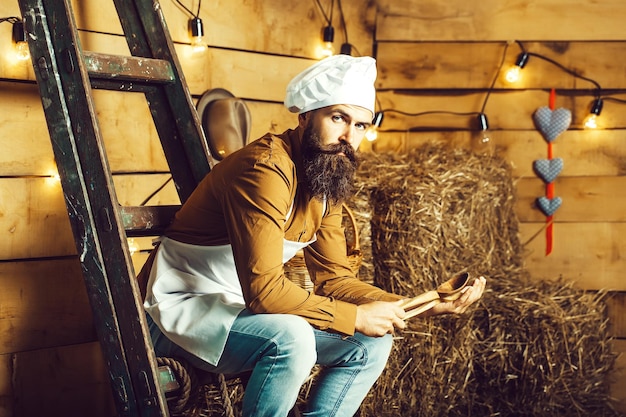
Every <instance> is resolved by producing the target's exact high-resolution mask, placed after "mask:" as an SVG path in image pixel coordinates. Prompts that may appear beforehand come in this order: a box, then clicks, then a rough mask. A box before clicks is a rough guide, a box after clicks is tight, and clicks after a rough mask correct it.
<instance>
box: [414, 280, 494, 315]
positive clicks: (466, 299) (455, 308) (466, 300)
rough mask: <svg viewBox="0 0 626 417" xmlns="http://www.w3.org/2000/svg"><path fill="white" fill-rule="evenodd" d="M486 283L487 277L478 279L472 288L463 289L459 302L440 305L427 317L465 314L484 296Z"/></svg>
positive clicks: (428, 313) (429, 312)
mask: <svg viewBox="0 0 626 417" xmlns="http://www.w3.org/2000/svg"><path fill="white" fill-rule="evenodd" d="M486 282H487V280H485V277H479V278H476V279H475V280H474V283H473V284H472V285H471V286H467V287H466V288H464V289H463V294H462V295H461V296H460V297H459V298H458V299H457V300H455V301H449V302H445V303H439V304H437V305H435V306H434V307H433V308H432V309H431V310H430V311H428V312H427V313H426V314H425V316H435V315H438V314H447V313H452V314H462V313H464V312H465V310H467V308H468V307H469V306H470V305H472V304H474V303H475V302H476V301H478V300H479V299H480V298H481V297H482V296H483V293H484V292H485V284H486Z"/></svg>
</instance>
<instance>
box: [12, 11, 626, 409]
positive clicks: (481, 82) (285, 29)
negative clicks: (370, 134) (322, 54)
mask: <svg viewBox="0 0 626 417" xmlns="http://www.w3.org/2000/svg"><path fill="white" fill-rule="evenodd" d="M183 3H184V4H186V5H188V7H189V8H190V9H195V7H197V0H183ZM330 3H331V1H330V0H321V4H322V6H323V7H324V8H325V10H326V11H327V12H328V7H329V5H330ZM336 3H337V2H335V4H336ZM342 3H343V9H344V12H345V17H346V26H347V33H348V36H349V42H350V43H352V44H353V45H354V47H355V51H357V54H361V55H370V54H375V55H376V56H377V58H378V62H379V80H378V87H379V89H380V94H379V99H380V106H381V108H397V109H402V110H407V111H410V112H421V111H431V110H452V111H458V112H467V111H476V110H477V109H479V108H480V106H481V105H482V102H483V100H484V97H485V95H486V91H487V90H488V87H489V85H490V82H491V80H492V78H493V76H494V73H495V72H496V69H497V68H498V65H499V63H500V61H501V59H502V56H503V54H504V49H505V48H506V49H507V51H506V56H505V61H506V62H511V61H514V59H515V56H516V54H517V52H518V49H516V48H517V46H516V45H515V44H508V43H507V42H508V41H513V40H522V41H524V45H525V46H526V48H527V49H528V50H530V51H533V52H536V53H541V54H545V55H546V56H549V57H551V58H553V59H555V60H558V61H559V62H561V63H562V64H564V65H566V66H568V67H572V68H575V69H576V71H579V72H581V73H582V74H584V75H587V76H589V77H592V78H594V79H595V80H597V81H598V82H599V83H600V84H601V85H602V87H603V88H605V89H610V90H616V91H621V90H622V89H624V88H626V86H624V85H623V84H624V83H626V78H625V77H624V75H625V74H624V72H625V70H624V67H623V65H621V64H620V60H619V59H615V57H616V56H619V55H620V54H623V53H624V51H625V49H626V46H625V44H624V42H623V39H625V36H624V35H626V33H625V30H624V29H623V25H622V23H621V21H620V20H619V19H618V17H619V16H623V15H624V12H626V6H625V5H622V4H621V3H620V2H619V1H618V0H610V1H604V2H602V4H582V5H581V4H578V3H579V2H575V1H574V0H565V1H563V0H560V1H557V0H544V1H543V2H526V4H525V5H524V6H522V5H520V4H519V3H518V2H512V1H511V0H500V1H498V0H485V1H483V2H482V3H481V4H479V5H477V4H470V2H461V1H458V0H452V1H451V2H447V3H445V4H442V3H441V2H436V1H434V0H430V1H423V0H420V1H417V0H402V1H399V0H383V1H379V2H375V1H369V2H360V1H355V0H343V2H342ZM161 6H162V9H163V12H164V14H165V16H166V19H167V22H168V26H169V28H170V31H171V34H172V38H173V39H174V40H175V42H177V51H178V53H179V57H180V60H181V64H182V66H183V69H184V73H185V77H186V79H187V82H188V84H189V87H190V90H191V93H192V94H193V96H194V97H195V98H198V97H199V96H200V95H201V94H202V93H203V92H204V91H205V90H207V89H210V88H216V87H221V88H226V89H228V90H230V91H231V92H233V93H234V94H235V95H236V96H239V97H242V98H244V99H245V100H246V102H247V104H248V106H249V108H250V111H251V113H252V120H253V126H252V133H251V137H252V138H256V137H258V136H259V135H261V134H263V133H265V132H266V131H273V132H280V131H283V130H284V129H286V128H288V127H292V126H293V125H294V124H295V118H294V116H293V115H290V114H289V113H288V112H286V110H284V108H283V106H282V99H283V94H284V91H285V86H286V84H287V82H288V80H289V79H290V78H291V77H292V76H293V75H295V74H296V73H298V72H299V71H300V70H301V69H303V68H304V67H306V66H308V65H309V64H310V63H311V62H312V60H313V59H316V58H317V51H316V48H317V47H318V46H319V43H320V33H321V29H322V27H323V26H325V21H324V17H323V15H322V13H321V12H320V10H319V8H318V6H317V4H316V2H315V1H314V0H311V1H306V2H304V1H299V2H293V1H291V0H271V1H266V0H230V1H225V0H218V1H213V2H208V1H204V2H202V8H201V12H200V17H202V19H203V21H204V28H205V32H206V42H207V43H208V45H209V47H208V48H207V49H206V50H204V51H203V52H201V53H193V52H192V51H191V48H190V47H189V46H188V45H186V43H187V42H188V36H187V19H188V18H189V16H188V15H186V13H185V11H184V10H182V9H181V8H180V7H179V6H178V5H177V4H176V2H175V1H174V0H161ZM74 7H75V11H76V14H77V20H78V24H79V26H80V27H81V29H83V30H82V31H81V40H82V44H83V47H84V48H85V49H88V50H95V51H100V52H113V53H124V52H125V51H127V48H126V46H125V42H124V40H123V39H122V38H121V37H120V36H119V34H120V33H121V29H120V25H119V22H118V21H117V18H116V16H115V11H114V7H113V4H112V2H109V1H97V0H80V1H78V0H75V1H74ZM564 8H567V10H568V11H569V12H568V13H565V14H564V12H563V10H564ZM13 15H19V9H18V6H17V2H15V1H4V2H1V3H0V16H2V17H4V16H13ZM563 16H567V18H564V17H563ZM520 22H523V24H520ZM555 22H559V24H555ZM333 25H334V26H335V40H336V41H335V44H336V48H337V49H338V47H339V44H340V43H342V42H343V41H344V34H343V30H342V26H341V23H340V19H339V11H338V9H337V8H335V11H334V20H333ZM10 32H11V27H10V25H9V24H8V23H5V24H1V25H0V147H1V148H2V149H3V150H4V151H3V152H0V231H2V239H0V288H1V291H0V364H2V366H0V417H8V416H31V415H40V413H41V410H49V413H50V414H49V415H64V416H72V415H75V416H84V415H91V416H95V417H99V416H112V415H114V413H115V411H114V410H113V407H112V405H111V403H110V401H108V399H109V398H110V391H109V390H110V388H109V386H108V381H107V378H106V371H105V370H104V367H103V361H102V358H101V354H100V350H99V346H98V344H97V343H95V340H96V338H95V332H94V329H93V325H92V323H91V313H90V308H89V303H88V300H87V296H86V292H85V289H84V286H83V284H82V277H81V274H80V266H79V264H78V262H77V260H76V252H75V248H74V243H73V240H72V236H71V232H70V228H69V222H68V220H67V214H66V211H65V206H64V201H63V195H62V191H61V189H60V186H59V183H58V181H55V180H54V177H53V174H54V173H55V165H54V158H53V155H52V149H51V147H50V144H49V137H48V134H47V129H46V126H45V121H44V117H43V112H42V109H41V102H40V99H39V96H38V91H37V88H36V85H35V83H34V75H33V72H32V69H31V67H30V63H29V62H21V63H18V62H15V61H14V59H13V56H12V51H11V48H10V47H9V46H10V39H11V35H10ZM374 34H375V38H374ZM507 44H508V47H507V46H506V45H507ZM526 72H527V73H528V78H526V84H525V85H524V86H523V87H516V88H508V87H505V86H504V85H503V84H502V83H501V82H500V81H498V82H497V83H496V84H495V88H494V89H493V91H492V92H491V94H490V98H489V101H488V104H487V107H486V113H487V114H488V116H489V122H490V125H491V126H492V130H493V136H494V138H496V141H497V145H498V150H499V151H500V152H501V153H502V154H503V155H505V157H506V158H508V159H509V160H510V161H511V162H512V164H513V166H514V167H515V175H517V176H518V177H519V180H518V184H519V186H518V201H519V203H518V215H519V217H520V220H521V221H522V227H521V229H522V240H523V241H526V240H528V239H529V238H530V237H531V236H532V235H534V234H535V233H536V232H537V231H538V230H539V229H540V228H541V227H542V226H543V222H542V220H543V219H542V216H541V215H540V214H538V213H537V211H536V209H534V208H533V203H532V201H533V199H534V197H535V196H536V195H537V193H540V192H541V190H542V184H541V182H540V181H539V180H537V178H536V177H535V176H534V174H533V173H532V169H531V164H532V161H533V160H534V159H537V158H544V157H545V148H546V147H545V142H544V141H543V140H542V139H541V138H540V137H539V136H538V134H537V132H536V130H535V129H534V127H533V124H532V120H531V118H530V115H531V114H532V112H533V111H534V110H535V109H536V108H537V107H539V106H542V105H546V104H547V94H548V93H547V92H548V90H549V89H550V88H557V89H558V99H557V106H560V107H567V108H570V109H572V112H573V115H574V122H573V125H572V129H570V130H569V131H567V132H566V133H564V134H563V135H562V137H559V139H558V140H557V141H556V142H555V154H556V156H560V157H562V158H563V159H564V160H565V169H564V171H563V173H562V175H561V176H560V177H559V179H558V180H557V184H556V187H557V190H558V194H559V195H561V196H562V197H563V200H564V204H563V207H562V208H561V209H560V210H559V211H558V214H557V216H556V222H557V223H556V226H555V238H556V242H555V250H554V253H553V254H552V255H551V256H550V257H545V256H543V242H542V241H541V239H539V238H537V239H535V240H533V241H531V242H530V243H529V244H528V245H527V249H528V256H527V258H526V259H527V265H528V268H529V269H530V270H531V271H532V273H533V274H534V275H535V276H536V277H538V278H552V277H554V276H557V275H559V274H562V275H563V276H564V277H567V278H571V279H574V280H576V282H577V283H578V284H579V285H580V286H581V287H582V288H586V289H590V290H594V289H598V288H610V289H611V290H613V291H614V294H615V296H614V298H613V299H612V304H611V307H612V308H611V314H612V317H613V322H614V326H615V331H616V335H618V336H620V337H622V339H620V340H617V343H616V351H618V352H624V351H626V343H625V342H624V339H623V337H625V335H626V330H625V328H626V324H625V323H624V319H623V317H624V304H625V302H624V296H623V294H624V291H626V288H625V284H624V282H623V280H621V279H620V278H621V275H620V269H621V268H620V267H621V266H622V265H623V262H622V260H621V257H622V254H623V252H624V243H622V240H620V239H619V236H620V232H622V231H623V230H622V229H624V214H623V212H621V210H620V209H621V206H622V204H620V203H622V202H623V199H624V197H623V195H622V194H621V193H620V190H621V189H623V187H622V186H623V184H622V183H623V178H624V177H623V173H624V172H626V164H625V163H624V160H625V159H624V158H625V156H626V145H625V143H626V142H625V140H626V130H625V129H626V127H625V126H624V125H625V124H626V120H625V118H624V111H623V109H626V107H624V108H622V107H621V106H620V104H618V103H612V102H607V103H605V108H604V111H603V113H602V117H603V118H606V119H605V120H607V125H606V126H605V128H604V129H603V130H601V131H599V132H594V135H591V134H589V133H588V132H585V131H582V130H581V129H580V125H581V119H582V117H583V116H584V113H585V111H586V107H587V106H588V105H589V101H590V96H589V95H588V92H589V89H590V86H589V84H588V83H585V82H584V81H582V80H579V79H575V78H573V77H571V76H567V75H565V74H563V73H561V72H559V71H558V70H556V69H555V68H554V67H553V66H550V65H549V64H547V63H545V62H540V61H539V60H538V59H533V58H531V61H530V62H529V64H528V67H527V71H526ZM616 97H624V95H621V96H620V95H619V94H618V95H617V96H616ZM96 100H97V109H98V113H99V115H100V118H101V119H100V120H101V128H102V130H103V133H104V137H105V142H106V143H105V145H106V148H107V151H108V153H109V158H110V163H111V167H112V169H113V170H114V172H115V173H116V175H115V184H116V188H117V193H118V198H119V200H120V202H121V203H123V204H138V203H139V202H141V201H143V200H144V199H145V198H146V197H147V196H148V195H150V194H151V193H152V191H153V190H155V189H157V188H158V187H159V186H160V185H161V184H163V183H164V182H165V181H167V178H168V173H167V170H168V169H167V165H166V163H165V160H164V158H163V155H162V152H161V151H160V146H159V144H158V139H157V136H156V133H155V131H154V128H153V127H152V124H151V120H150V117H149V115H148V111H147V107H146V106H145V104H144V101H143V97H142V96H140V95H133V94H124V95H120V94H118V93H112V92H103V91H97V92H96ZM620 109H622V110H620ZM412 127H415V128H416V130H417V131H412V132H408V131H407V130H408V129H409V128H412ZM383 129H384V130H385V132H383V133H382V134H381V140H380V142H379V143H377V144H376V145H375V149H397V150H400V151H403V150H405V149H407V148H409V147H411V146H416V145H418V144H419V143H421V142H423V141H425V140H429V139H431V138H435V139H441V140H446V141H451V142H454V143H458V144H459V145H460V146H464V145H466V144H467V143H468V142H469V138H470V137H471V135H472V132H471V129H469V122H468V120H467V119H465V118H462V117H450V116H432V117H426V116H424V117H419V118H417V117H415V118H411V117H403V116H401V115H398V114H393V113H390V114H388V115H387V116H386V117H385V121H384V125H383ZM176 201H177V197H176V192H175V190H174V189H173V187H172V185H171V183H170V184H169V185H168V186H167V187H166V188H165V189H164V190H163V191H161V192H160V193H158V194H157V195H156V196H155V197H154V198H153V199H152V200H151V202H152V203H156V204H159V203H162V204H168V203H173V202H176ZM574 202H576V203H575V204H574ZM600 208H601V209H600ZM140 245H141V246H142V247H144V248H147V247H149V245H150V243H149V241H148V240H141V241H140ZM144 259H145V252H142V253H139V254H136V255H134V260H135V262H136V267H137V268H138V267H140V265H141V264H142V262H143V260H144ZM620 360H621V361H622V363H624V356H622V357H621V359H620ZM616 375H617V376H616V378H621V379H620V380H619V381H618V383H617V385H616V387H621V388H623V387H624V385H626V377H624V376H623V375H624V374H616ZM622 391H623V389H622V390H621V391H620V390H619V389H617V390H616V392H617V393H618V395H617V396H619V393H620V392H622ZM77 398H80V400H79V401H78V400H77ZM622 398H623V396H622Z"/></svg>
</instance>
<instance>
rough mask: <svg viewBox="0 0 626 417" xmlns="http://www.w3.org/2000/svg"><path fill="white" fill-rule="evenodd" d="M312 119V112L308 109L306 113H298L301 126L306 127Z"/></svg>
mask: <svg viewBox="0 0 626 417" xmlns="http://www.w3.org/2000/svg"><path fill="white" fill-rule="evenodd" d="M310 119H311V112H310V111H308V112H306V113H300V114H299V115H298V124H299V126H300V127H302V128H305V127H307V126H308V124H309V120H310Z"/></svg>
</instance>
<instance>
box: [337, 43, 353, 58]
mask: <svg viewBox="0 0 626 417" xmlns="http://www.w3.org/2000/svg"><path fill="white" fill-rule="evenodd" d="M339 53H340V54H342V55H352V44H349V43H347V42H346V43H342V44H341V49H340V50H339Z"/></svg>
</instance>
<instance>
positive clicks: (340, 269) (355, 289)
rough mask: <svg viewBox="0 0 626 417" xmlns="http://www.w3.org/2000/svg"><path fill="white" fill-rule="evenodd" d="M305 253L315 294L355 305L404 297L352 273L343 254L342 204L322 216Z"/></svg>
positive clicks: (344, 250)
mask: <svg viewBox="0 0 626 417" xmlns="http://www.w3.org/2000/svg"><path fill="white" fill-rule="evenodd" d="M304 252H305V260H306V263H307V267H308V270H309V273H310V275H311V280H312V281H313V283H314V284H315V291H316V293H317V294H320V295H324V296H327V297H333V298H335V299H337V300H342V301H346V302H348V303H351V304H355V305H359V304H364V303H368V302H372V301H395V300H399V299H401V298H403V297H401V296H398V295H395V294H391V293H389V292H387V291H384V290H382V289H380V288H378V287H376V286H374V285H370V284H368V283H366V282H363V281H361V280H359V279H358V278H357V277H356V276H355V275H354V273H353V272H352V269H351V267H350V264H349V261H348V258H347V254H346V238H345V231H344V228H343V227H342V209H341V206H336V207H334V208H332V209H331V210H330V212H329V214H328V215H326V216H325V217H324V219H323V222H322V225H321V227H320V229H319V231H318V233H317V241H316V242H315V243H313V244H312V245H310V246H309V247H307V248H306V249H305V251H304Z"/></svg>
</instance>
